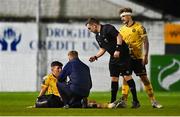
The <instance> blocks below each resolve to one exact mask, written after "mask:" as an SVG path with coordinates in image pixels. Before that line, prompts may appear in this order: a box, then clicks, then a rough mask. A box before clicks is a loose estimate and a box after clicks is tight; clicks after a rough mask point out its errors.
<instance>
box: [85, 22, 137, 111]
mask: <svg viewBox="0 0 180 117" xmlns="http://www.w3.org/2000/svg"><path fill="white" fill-rule="evenodd" d="M86 27H87V28H88V30H89V31H90V32H93V33H95V34H96V41H97V42H98V44H99V46H100V49H99V51H98V52H97V54H96V55H95V56H92V57H90V59H89V61H90V62H94V61H95V60H97V59H98V58H100V57H101V56H102V55H104V53H105V52H106V51H107V52H108V53H109V54H110V61H109V70H110V76H111V78H112V82H111V102H114V101H115V100H116V95H117V91H118V80H119V75H121V76H123V78H124V79H125V80H126V81H127V84H128V86H129V87H130V90H131V93H132V96H133V103H132V108H138V107H140V104H139V101H138V99H137V94H136V86H135V82H134V80H133V79H132V77H131V73H132V72H131V71H130V68H129V64H130V63H129V62H130V56H129V49H128V46H127V45H126V43H125V42H124V41H122V37H121V35H120V34H119V32H118V31H117V30H116V29H115V27H114V26H112V25H110V24H105V25H101V24H100V23H99V21H98V20H97V19H95V18H89V19H88V21H87V23H86ZM111 106H112V105H111Z"/></svg>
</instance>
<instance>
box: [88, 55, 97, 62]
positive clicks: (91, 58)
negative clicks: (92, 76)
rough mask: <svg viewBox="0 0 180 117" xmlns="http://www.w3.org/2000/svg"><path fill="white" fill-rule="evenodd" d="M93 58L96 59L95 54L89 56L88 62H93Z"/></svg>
mask: <svg viewBox="0 0 180 117" xmlns="http://www.w3.org/2000/svg"><path fill="white" fill-rule="evenodd" d="M95 60H97V57H96V56H91V57H90V58H89V61H90V62H94V61H95Z"/></svg>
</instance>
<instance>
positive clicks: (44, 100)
mask: <svg viewBox="0 0 180 117" xmlns="http://www.w3.org/2000/svg"><path fill="white" fill-rule="evenodd" d="M62 66H63V64H62V63H60V62H58V61H53V62H52V63H51V73H50V74H48V75H46V76H45V77H44V78H43V82H42V84H41V91H40V93H39V96H38V99H37V101H36V107H37V108H43V107H62V106H63V102H62V99H61V97H60V94H59V91H58V88H57V81H58V79H57V78H58V76H59V74H60V73H61V71H62Z"/></svg>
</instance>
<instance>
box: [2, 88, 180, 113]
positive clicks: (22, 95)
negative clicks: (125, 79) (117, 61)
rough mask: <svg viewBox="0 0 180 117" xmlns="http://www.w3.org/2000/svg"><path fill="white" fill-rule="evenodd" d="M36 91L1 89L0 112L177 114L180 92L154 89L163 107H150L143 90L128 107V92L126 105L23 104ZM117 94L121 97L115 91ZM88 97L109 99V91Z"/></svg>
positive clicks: (31, 98)
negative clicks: (133, 105)
mask: <svg viewBox="0 0 180 117" xmlns="http://www.w3.org/2000/svg"><path fill="white" fill-rule="evenodd" d="M37 95H38V93H37V92H12V93H8V92H1V93H0V116H4V115H6V116H12V115H17V116H41V115H42V116H67V115H68V116H78V115H81V116H86V115H88V116H120V115H124V116H140V115H142V116H154V115H157V116H177V115H178V116H179V115H180V92H168V93H167V92H155V95H156V98H157V100H158V101H159V102H161V104H162V105H163V106H164V108H163V109H153V108H152V107H151V104H150V102H149V100H148V98H147V95H146V93H145V92H139V93H138V97H139V100H140V103H141V107H140V108H138V109H131V108H130V106H131V96H129V100H128V107H127V108H125V109H120V108H119V109H63V108H26V107H27V106H30V105H33V104H34V101H35V100H36V97H37ZM118 97H120V96H119V95H118ZM90 99H92V100H96V101H97V102H104V103H106V102H108V101H109V99H110V92H92V93H91V95H90Z"/></svg>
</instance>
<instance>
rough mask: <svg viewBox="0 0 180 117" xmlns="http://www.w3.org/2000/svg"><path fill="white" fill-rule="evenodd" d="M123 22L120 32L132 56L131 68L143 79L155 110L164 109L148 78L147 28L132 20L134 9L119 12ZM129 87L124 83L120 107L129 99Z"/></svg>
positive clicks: (124, 9)
mask: <svg viewBox="0 0 180 117" xmlns="http://www.w3.org/2000/svg"><path fill="white" fill-rule="evenodd" d="M119 14H120V17H121V20H122V22H123V24H124V26H122V27H121V28H120V30H119V32H120V34H121V35H122V37H123V40H124V41H125V42H126V43H127V44H128V46H129V49H130V55H131V68H132V71H134V73H135V74H136V75H137V76H139V77H140V78H141V81H142V82H143V84H144V87H145V90H146V92H147V94H148V96H149V98H150V100H151V103H152V106H153V107H154V108H162V105H160V104H158V103H157V101H156V100H155V97H154V93H153V88H152V86H151V83H150V81H149V79H148V77H147V73H146V68H145V65H146V64H147V63H148V52H149V42H148V38H147V33H146V30H145V28H144V27H143V26H142V24H141V23H138V22H135V21H133V19H132V9H131V8H123V9H121V10H120V12H119ZM128 90H129V87H128V85H127V83H126V81H125V80H124V81H123V85H122V94H123V98H122V100H121V104H122V105H121V104H120V105H119V106H123V107H124V106H125V105H126V103H125V101H126V100H127V97H128Z"/></svg>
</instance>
